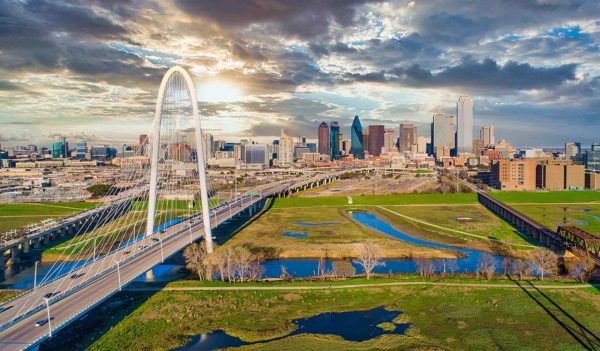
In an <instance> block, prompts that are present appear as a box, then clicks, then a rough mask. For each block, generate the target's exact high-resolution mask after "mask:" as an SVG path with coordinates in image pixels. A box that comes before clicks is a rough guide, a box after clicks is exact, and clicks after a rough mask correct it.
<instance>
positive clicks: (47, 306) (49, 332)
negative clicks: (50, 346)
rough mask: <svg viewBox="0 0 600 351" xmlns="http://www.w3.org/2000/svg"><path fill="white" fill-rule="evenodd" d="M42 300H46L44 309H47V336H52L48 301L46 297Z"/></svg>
mask: <svg viewBox="0 0 600 351" xmlns="http://www.w3.org/2000/svg"><path fill="white" fill-rule="evenodd" d="M44 301H46V311H48V337H50V338H51V337H52V321H51V319H50V301H48V298H46V297H44Z"/></svg>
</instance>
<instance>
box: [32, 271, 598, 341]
mask: <svg viewBox="0 0 600 351" xmlns="http://www.w3.org/2000/svg"><path fill="white" fill-rule="evenodd" d="M391 279H392V280H391V281H390V280H389V279H386V278H376V279H371V280H370V281H366V280H365V279H361V278H356V279H352V280H347V281H339V282H325V283H323V282H310V283H309V282H293V283H287V282H275V283H272V282H270V283H248V284H235V285H228V284H223V283H221V282H203V283H200V282H182V281H178V282H172V283H170V284H168V285H167V286H166V287H167V288H171V290H162V291H123V292H122V293H120V294H118V295H116V296H115V297H113V298H111V299H109V300H108V301H106V302H105V303H103V304H102V305H101V306H99V308H98V309H99V310H98V311H95V313H93V314H88V315H87V316H86V317H85V318H84V319H83V320H80V321H77V322H75V323H74V324H73V325H72V326H71V327H70V328H68V329H67V330H65V331H61V332H60V333H58V335H57V336H56V337H54V338H53V340H51V341H50V342H49V343H47V344H44V345H42V347H41V350H59V349H61V347H63V346H66V345H68V346H69V349H72V350H80V349H86V348H87V349H90V350H116V349H119V350H139V349H172V348H175V347H180V346H183V345H185V344H187V343H188V342H189V341H190V340H191V337H192V336H194V335H198V334H201V333H209V332H212V331H214V330H224V331H225V332H226V333H227V334H228V335H230V336H235V337H238V338H240V339H242V340H244V341H247V342H250V341H252V342H256V341H264V342H262V343H260V344H256V345H248V346H244V347H242V348H240V350H253V349H257V350H258V349H260V350H293V349H295V350H297V349H319V350H374V349H379V350H380V349H393V350H412V349H433V350H437V349H462V350H465V349H478V350H497V349H511V350H559V349H561V350H563V349H569V350H577V349H583V346H582V344H581V342H583V343H585V342H593V340H594V339H593V335H598V334H599V333H600V320H598V319H597V318H596V317H597V315H598V313H600V302H599V301H600V292H599V289H598V288H596V287H590V286H587V287H586V286H583V285H582V284H577V283H569V282H558V281H556V282H544V283H541V282H536V281H528V282H521V283H520V284H521V285H522V286H523V289H522V288H521V287H519V283H516V282H510V281H507V280H504V279H498V280H492V281H479V280H475V279H471V278H468V277H448V278H445V279H447V280H445V281H437V280H423V279H421V283H422V284H416V283H417V282H416V281H414V280H412V281H411V279H418V278H417V277H416V276H405V277H394V278H391ZM395 279H398V280H395ZM402 279H404V281H403V280H402ZM453 280H454V282H453ZM458 280H462V283H461V282H459V281H458ZM385 283H392V284H396V285H383V284H385ZM408 283H411V284H408ZM412 283H414V284H412ZM300 284H302V285H300ZM323 284H331V286H332V288H329V287H328V286H327V287H325V286H324V285H323ZM369 284H373V285H369ZM436 284H443V285H436ZM480 284H481V285H480ZM509 284H512V286H514V287H511V288H507V286H508V285H509ZM538 284H539V285H540V286H543V288H541V287H539V286H538ZM191 285H195V287H196V288H198V287H211V288H217V287H218V286H219V285H228V286H229V287H234V286H238V287H247V288H253V289H252V290H243V289H238V290H235V291H228V290H210V291H200V290H193V291H190V290H174V288H179V289H181V288H182V287H184V286H188V287H190V286H191ZM304 285H305V286H304ZM260 286H263V287H267V288H269V289H268V290H267V289H265V290H262V289H256V287H260ZM285 287H290V288H293V289H294V290H293V291H291V290H285V289H281V288H285ZM132 288H133V287H132ZM221 288H223V287H221ZM382 305H383V306H385V307H386V309H388V310H394V311H402V312H403V314H401V315H400V316H398V317H397V318H396V319H395V320H394V321H393V322H394V323H410V324H411V326H410V328H409V329H408V330H407V331H406V335H382V336H379V337H376V338H373V339H370V340H366V341H362V342H353V341H348V340H345V339H343V338H341V337H339V336H333V335H321V334H304V335H297V336H293V337H285V336H286V335H288V334H290V333H291V332H293V331H294V330H295V328H296V325H295V324H294V323H292V320H294V319H299V318H305V317H310V316H315V315H318V314H320V313H325V312H334V311H335V312H345V311H360V310H368V309H373V308H376V307H378V306H382ZM106 316H109V317H108V318H107V317H106ZM91 325H93V328H91V327H90V326H91ZM441 326H443V328H441ZM86 328H87V329H86ZM83 330H88V331H89V332H90V334H89V335H88V334H87V333H84V332H83ZM569 330H578V334H576V335H575V337H574V336H573V335H571V334H570V333H569ZM81 335H86V337H85V338H82V337H81ZM278 337H283V338H282V339H280V340H277V341H269V340H270V339H273V338H278ZM586 338H587V339H586ZM586 340H587V341H586ZM236 349H237V348H236Z"/></svg>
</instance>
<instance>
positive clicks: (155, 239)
mask: <svg viewBox="0 0 600 351" xmlns="http://www.w3.org/2000/svg"><path fill="white" fill-rule="evenodd" d="M159 240H160V239H159V238H152V241H154V242H158V241H159Z"/></svg>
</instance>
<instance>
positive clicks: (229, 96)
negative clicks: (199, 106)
mask: <svg viewBox="0 0 600 351" xmlns="http://www.w3.org/2000/svg"><path fill="white" fill-rule="evenodd" d="M196 89H197V90H198V101H200V102H209V103H217V102H235V101H240V100H241V99H242V95H241V90H240V89H239V88H238V87H237V86H236V85H235V84H233V83H231V82H229V81H225V80H211V81H204V82H201V83H198V84H197V85H196Z"/></svg>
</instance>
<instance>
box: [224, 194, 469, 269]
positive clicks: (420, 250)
mask: <svg viewBox="0 0 600 351" xmlns="http://www.w3.org/2000/svg"><path fill="white" fill-rule="evenodd" d="M275 204H277V200H276V201H275ZM352 210H365V208H361V207H359V206H357V207H355V208H352ZM361 243H372V244H374V245H375V246H376V247H377V248H378V250H379V252H380V254H381V258H388V259H394V258H399V259H406V258H415V257H423V258H456V257H460V255H458V253H457V252H453V251H450V250H443V249H437V248H431V247H424V246H420V245H415V244H411V243H407V242H403V241H400V240H396V239H394V238H392V237H390V236H388V235H385V234H383V233H381V232H379V231H376V230H373V229H371V228H368V227H366V226H364V225H361V224H360V223H358V222H357V221H355V220H353V219H352V217H351V212H349V209H346V208H343V207H342V208H340V207H332V208H303V209H301V210H299V209H295V210H291V209H284V210H282V209H279V208H271V209H270V210H269V211H266V212H265V213H264V214H263V215H262V216H261V217H260V218H258V219H257V220H256V221H254V222H253V223H252V224H251V225H249V226H248V227H246V228H244V229H243V230H242V231H240V232H239V233H237V234H236V235H235V236H233V237H232V238H231V239H229V240H228V241H227V242H226V243H225V244H224V245H223V246H221V248H220V249H221V250H225V249H227V248H228V247H236V246H245V247H248V248H249V249H250V250H251V251H253V252H255V253H257V254H258V255H259V256H261V257H262V258H263V259H276V258H279V259H281V258H292V259H298V258H321V257H323V258H330V259H343V258H354V257H356V256H357V249H358V247H359V246H360V244H361Z"/></svg>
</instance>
